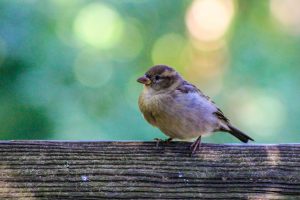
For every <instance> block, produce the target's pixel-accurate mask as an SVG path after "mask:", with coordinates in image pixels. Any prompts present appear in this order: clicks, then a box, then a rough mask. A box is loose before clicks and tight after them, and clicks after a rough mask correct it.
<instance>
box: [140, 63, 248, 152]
mask: <svg viewBox="0 0 300 200" xmlns="http://www.w3.org/2000/svg"><path fill="white" fill-rule="evenodd" d="M137 82H139V83H141V84H143V85H144V87H143V90H142V92H141V94H140V95H139V98H138V105H139V109H140V111H141V112H142V114H143V116H144V118H145V120H146V121H147V122H148V123H150V124H151V125H153V126H154V127H157V128H159V129H160V130H161V131H162V132H163V133H164V134H165V135H167V136H168V139H166V140H161V139H158V140H159V141H160V142H165V143H169V142H171V141H172V140H173V139H178V140H191V139H196V138H197V139H196V140H195V141H194V142H193V143H192V145H191V146H190V150H191V155H194V154H195V153H196V151H197V150H198V149H199V148H200V146H201V137H202V136H204V135H210V134H213V133H214V132H217V131H221V132H226V133H229V134H231V135H233V136H235V137H236V138H237V139H239V140H240V141H242V142H244V143H247V142H248V141H249V140H251V141H254V140H253V139H252V138H251V137H249V136H248V135H246V134H245V133H243V132H242V131H240V130H239V129H238V128H236V127H235V126H233V125H232V124H231V122H230V121H229V119H228V118H227V117H225V115H224V113H223V112H222V111H221V110H220V109H219V108H218V107H217V106H216V104H215V103H214V102H213V101H212V100H211V99H210V98H209V97H208V96H206V95H204V94H203V92H202V91H201V90H200V89H198V88H197V87H196V86H195V85H193V84H191V83H189V82H188V81H186V80H184V78H183V77H182V76H181V75H180V74H179V73H178V72H177V71H176V70H175V69H174V68H172V67H170V66H167V65H163V64H160V65H155V66H153V67H151V68H150V69H149V70H148V71H147V72H146V73H145V74H144V75H143V76H141V77H140V78H138V79H137Z"/></svg>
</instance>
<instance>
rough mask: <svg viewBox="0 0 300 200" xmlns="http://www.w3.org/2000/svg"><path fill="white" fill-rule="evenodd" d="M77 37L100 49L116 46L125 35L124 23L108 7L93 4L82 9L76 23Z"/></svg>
mask: <svg viewBox="0 0 300 200" xmlns="http://www.w3.org/2000/svg"><path fill="white" fill-rule="evenodd" d="M74 32H75V34H76V36H77V37H78V38H79V39H81V40H82V41H84V42H86V43H87V44H89V45H92V46H94V47H97V48H99V49H109V48H111V47H113V46H115V45H116V44H117V43H118V42H119V41H120V39H121V37H122V34H123V21H122V19H121V17H120V16H119V14H118V13H117V12H116V11H115V10H114V9H113V8H110V7H108V6H107V5H104V4H101V3H92V4H90V5H87V6H86V7H84V8H82V9H81V11H80V12H79V14H78V16H77V17H76V19H75V21H74Z"/></svg>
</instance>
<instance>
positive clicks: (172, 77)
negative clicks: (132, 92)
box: [137, 65, 182, 91]
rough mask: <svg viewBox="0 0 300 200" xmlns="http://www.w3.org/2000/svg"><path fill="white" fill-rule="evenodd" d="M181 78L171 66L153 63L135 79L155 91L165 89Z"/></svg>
mask: <svg viewBox="0 0 300 200" xmlns="http://www.w3.org/2000/svg"><path fill="white" fill-rule="evenodd" d="M181 80H182V78H181V76H180V75H179V74H178V73H177V72H176V71H175V70H174V69H173V68H172V67H169V66H166V65H155V66H153V67H151V68H150V69H149V70H148V71H147V72H146V73H145V75H144V76H142V77H140V78H138V79H137V81H138V82H139V83H142V84H144V85H145V86H146V87H150V88H152V89H153V90H156V91H160V90H167V89H168V88H170V87H171V86H173V85H174V84H176V83H178V82H179V81H181Z"/></svg>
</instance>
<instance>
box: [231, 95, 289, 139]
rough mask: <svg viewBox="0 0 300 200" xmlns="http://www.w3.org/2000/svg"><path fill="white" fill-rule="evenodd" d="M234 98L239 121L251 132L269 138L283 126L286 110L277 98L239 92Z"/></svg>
mask: <svg viewBox="0 0 300 200" xmlns="http://www.w3.org/2000/svg"><path fill="white" fill-rule="evenodd" d="M233 96H235V100H234V101H233V102H234V104H235V108H236V113H235V114H236V116H237V119H238V120H239V121H240V123H241V124H242V125H244V126H245V127H246V128H247V129H248V130H250V131H251V132H257V131H259V132H262V133H264V136H266V137H269V136H270V135H274V133H276V132H278V131H279V130H280V128H281V127H282V126H283V124H284V122H285V120H286V110H285V106H284V105H283V104H282V103H281V101H280V100H279V99H278V98H277V97H275V96H273V95H270V94H269V95H267V94H263V93H261V92H255V91H252V92H251V91H247V92H246V91H243V92H242V93H241V92H237V93H236V94H235V95H233ZM236 99H238V101H237V100H236Z"/></svg>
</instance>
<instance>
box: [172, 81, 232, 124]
mask: <svg viewBox="0 0 300 200" xmlns="http://www.w3.org/2000/svg"><path fill="white" fill-rule="evenodd" d="M177 90H179V91H181V92H183V93H189V92H196V93H198V94H199V95H200V96H201V97H203V98H205V99H206V100H207V101H209V102H210V103H211V104H213V106H214V107H215V108H216V111H215V112H214V113H213V114H214V115H215V116H216V117H217V118H218V119H219V120H221V121H223V122H224V123H225V124H229V123H230V122H229V119H228V118H227V117H225V115H224V113H223V112H222V111H221V110H220V109H219V108H218V107H217V105H216V104H215V102H214V101H212V100H211V98H210V97H209V96H206V95H205V94H203V92H202V91H201V90H200V89H198V88H197V87H196V86H195V85H193V84H190V83H188V82H187V81H184V82H183V84H181V85H180V86H179V87H178V88H177Z"/></svg>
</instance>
